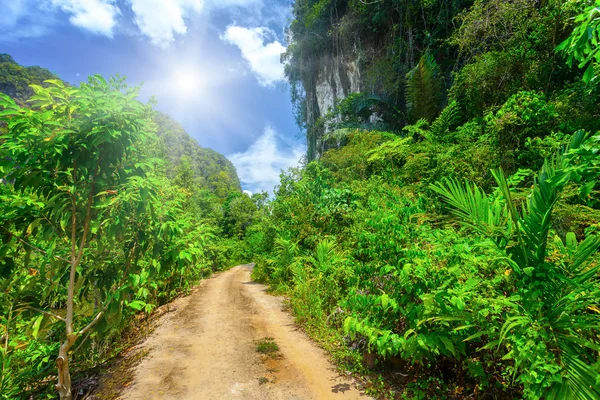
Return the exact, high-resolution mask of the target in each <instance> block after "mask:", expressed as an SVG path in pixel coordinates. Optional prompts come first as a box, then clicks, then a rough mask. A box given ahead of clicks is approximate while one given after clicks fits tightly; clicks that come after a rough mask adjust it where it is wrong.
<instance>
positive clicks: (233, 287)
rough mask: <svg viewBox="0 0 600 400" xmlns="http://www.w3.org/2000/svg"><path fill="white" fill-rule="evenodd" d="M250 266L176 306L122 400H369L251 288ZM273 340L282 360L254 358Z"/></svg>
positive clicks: (277, 306)
mask: <svg viewBox="0 0 600 400" xmlns="http://www.w3.org/2000/svg"><path fill="white" fill-rule="evenodd" d="M250 270H251V267H250V266H239V267H235V268H233V269H231V270H229V271H226V272H223V273H221V274H218V275H215V276H213V277H212V278H210V279H207V280H205V281H203V282H202V284H201V285H200V286H199V287H198V288H197V289H196V290H195V291H194V293H193V294H192V295H191V296H188V297H186V298H182V299H179V300H177V301H176V302H174V303H173V304H172V307H174V308H176V311H175V312H172V313H168V314H166V315H164V316H163V317H161V320H160V321H159V326H158V328H157V329H156V331H155V332H154V334H153V335H152V336H150V337H149V338H148V339H147V340H146V341H145V342H144V343H143V344H142V347H143V348H145V349H146V350H148V352H149V353H148V356H147V357H146V358H145V359H144V360H143V361H142V362H141V363H140V364H139V365H138V366H137V367H135V371H134V381H133V384H132V385H130V386H129V387H128V388H127V389H126V390H125V391H124V392H123V394H122V396H121V398H122V399H128V400H149V399H219V400H221V399H225V400H226V399H260V400H269V399H286V400H287V399H318V400H321V399H359V398H360V399H366V398H367V397H366V396H363V395H361V393H360V392H359V391H358V390H356V389H355V388H354V386H353V382H352V381H350V380H348V379H346V378H342V377H340V376H339V374H337V373H336V372H335V369H334V367H333V366H332V365H331V364H330V363H329V362H328V361H327V358H326V357H325V354H324V352H323V351H322V350H321V349H319V348H318V347H316V346H315V345H314V344H313V343H312V342H311V341H310V340H309V339H308V337H307V336H306V335H305V334H304V333H303V332H301V331H299V330H298V329H297V328H296V327H295V326H294V323H293V320H292V318H291V316H290V315H288V314H287V313H285V312H284V311H282V303H281V301H282V299H281V298H278V297H273V296H270V295H268V294H266V293H265V287H264V286H263V285H259V284H256V283H254V282H252V281H251V280H250ZM267 337H269V338H273V339H274V341H275V343H277V345H278V346H279V348H280V351H279V353H278V354H276V355H273V354H271V355H270V356H269V355H264V354H260V353H259V352H257V342H260V341H261V339H265V338H267Z"/></svg>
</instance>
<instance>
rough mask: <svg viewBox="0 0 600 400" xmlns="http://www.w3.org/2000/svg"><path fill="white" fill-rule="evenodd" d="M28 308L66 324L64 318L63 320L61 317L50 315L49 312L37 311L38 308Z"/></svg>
mask: <svg viewBox="0 0 600 400" xmlns="http://www.w3.org/2000/svg"><path fill="white" fill-rule="evenodd" d="M29 308H31V309H32V310H34V311H37V312H40V313H42V314H46V315H47V316H49V317H52V318H56V319H57V320H59V321H62V322H66V321H67V320H66V319H64V318H63V317H61V316H60V315H56V314H54V313H51V312H50V311H44V310H41V309H39V308H35V307H31V306H29Z"/></svg>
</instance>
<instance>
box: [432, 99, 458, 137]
mask: <svg viewBox="0 0 600 400" xmlns="http://www.w3.org/2000/svg"><path fill="white" fill-rule="evenodd" d="M460 118H461V114H460V106H459V105H458V103H457V102H456V101H452V102H451V103H450V104H448V105H447V106H446V108H444V110H443V111H442V112H441V114H440V115H439V117H437V118H436V120H435V121H433V123H432V124H431V129H430V133H431V135H432V139H433V140H439V139H440V138H442V137H444V136H446V135H447V134H448V133H449V132H450V128H451V127H452V126H455V125H457V124H458V122H459V121H460Z"/></svg>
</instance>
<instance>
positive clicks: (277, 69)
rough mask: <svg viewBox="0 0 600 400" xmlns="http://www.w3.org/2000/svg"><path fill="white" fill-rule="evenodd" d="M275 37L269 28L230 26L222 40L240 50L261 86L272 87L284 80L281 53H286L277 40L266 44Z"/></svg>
mask: <svg viewBox="0 0 600 400" xmlns="http://www.w3.org/2000/svg"><path fill="white" fill-rule="evenodd" d="M274 36H275V34H274V33H273V31H271V30H270V29H269V28H265V27H257V28H244V27H241V26H237V25H230V26H228V27H227V30H226V31H225V33H224V34H223V35H222V36H221V39H222V40H224V41H226V42H227V43H230V44H233V45H235V46H237V47H238V48H239V49H240V51H241V52H242V57H243V58H244V59H245V60H246V62H247V63H248V65H249V66H250V69H251V70H252V72H254V74H255V75H256V78H257V79H258V82H259V83H260V84H261V85H263V86H272V85H274V84H275V83H276V82H279V81H282V80H283V78H284V75H283V64H281V53H283V52H284V51H285V47H284V46H283V45H282V44H281V43H279V41H277V40H274V41H272V42H270V43H265V42H266V41H267V40H269V38H270V37H274Z"/></svg>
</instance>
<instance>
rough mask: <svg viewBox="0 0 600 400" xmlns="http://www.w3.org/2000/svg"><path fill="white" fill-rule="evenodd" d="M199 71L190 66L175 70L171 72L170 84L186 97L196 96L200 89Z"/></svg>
mask: <svg viewBox="0 0 600 400" xmlns="http://www.w3.org/2000/svg"><path fill="white" fill-rule="evenodd" d="M200 74H201V71H199V70H197V71H195V70H194V69H192V68H184V69H180V70H176V71H175V73H174V74H173V78H172V85H173V88H174V89H175V90H176V91H177V93H178V94H180V95H184V96H186V97H197V96H199V95H200V94H201V91H202V78H201V75H200Z"/></svg>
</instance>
